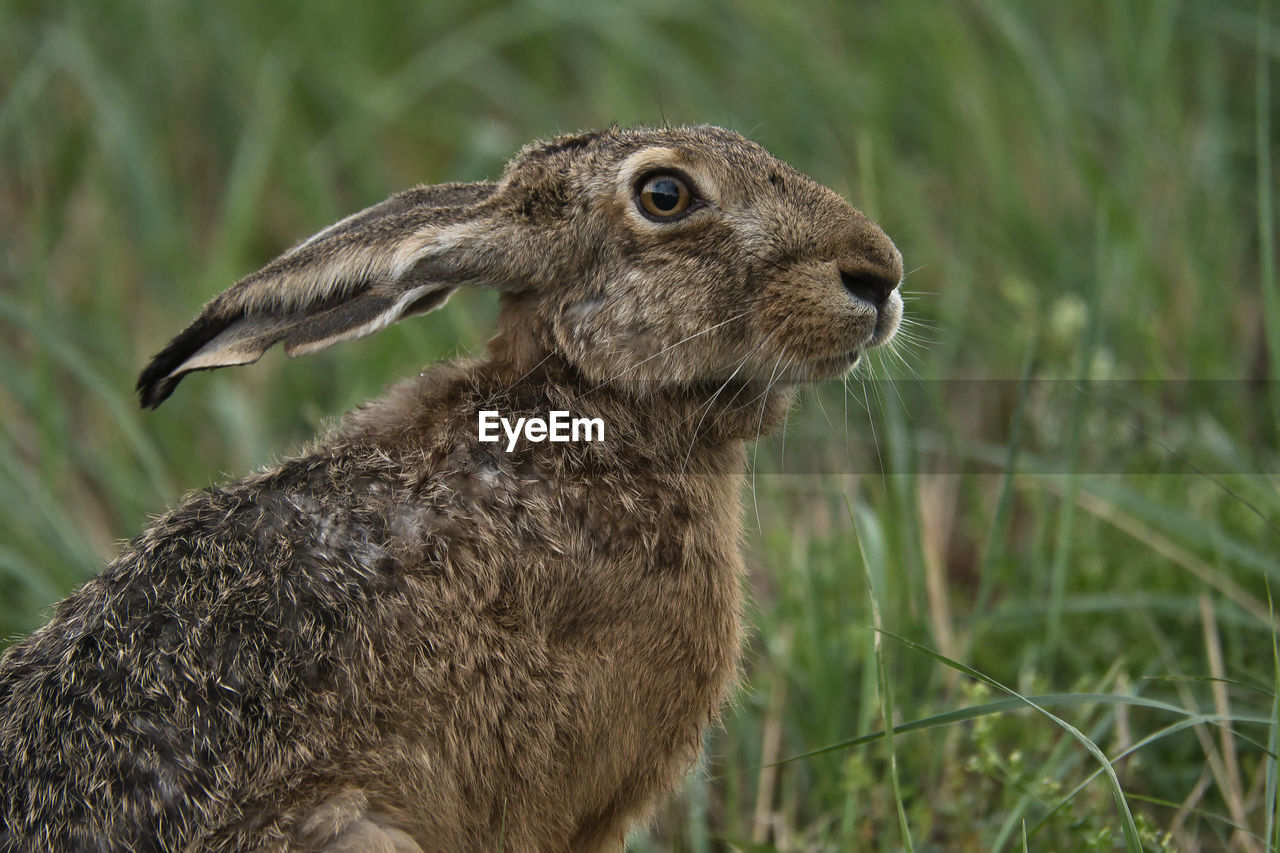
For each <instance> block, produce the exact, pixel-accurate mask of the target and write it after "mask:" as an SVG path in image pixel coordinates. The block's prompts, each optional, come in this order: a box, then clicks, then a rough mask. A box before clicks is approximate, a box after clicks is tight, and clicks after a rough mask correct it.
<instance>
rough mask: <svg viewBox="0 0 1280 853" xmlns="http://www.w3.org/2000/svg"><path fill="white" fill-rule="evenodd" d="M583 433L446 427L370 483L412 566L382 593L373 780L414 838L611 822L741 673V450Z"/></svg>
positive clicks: (642, 807) (569, 829) (642, 806)
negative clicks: (547, 436) (705, 454)
mask: <svg viewBox="0 0 1280 853" xmlns="http://www.w3.org/2000/svg"><path fill="white" fill-rule="evenodd" d="M472 420H474V419H472ZM440 422H441V423H446V424H458V423H468V422H469V421H468V419H467V418H466V417H464V416H459V415H458V414H457V413H456V412H453V413H451V415H450V417H449V418H447V419H442V420H441V421H440ZM580 451H581V448H565V447H563V446H554V445H542V446H535V447H524V448H520V449H517V450H516V452H514V453H504V452H500V451H499V452H495V451H494V449H493V446H492V445H482V444H480V443H478V442H477V440H476V436H475V435H474V434H468V433H467V432H466V431H465V430H456V429H451V430H450V431H449V432H448V433H441V434H440V435H437V436H435V438H434V439H433V440H432V442H431V443H430V447H429V449H428V450H426V451H424V455H423V457H422V459H423V462H422V466H423V467H422V472H421V475H420V476H417V477H410V478H409V479H408V480H407V481H406V479H405V478H404V477H403V474H401V475H399V484H398V485H396V486H394V487H391V488H387V487H384V486H377V487H374V488H373V491H376V492H378V493H379V497H378V500H380V501H381V502H383V504H384V509H383V514H384V515H385V518H386V522H385V528H386V529H387V531H388V533H389V537H388V541H389V543H390V544H389V545H388V547H389V548H391V549H392V550H394V551H395V552H396V559H397V561H398V563H399V564H400V566H401V570H400V571H401V572H402V574H403V581H402V584H403V593H402V594H400V595H397V596H393V597H392V598H391V599H390V600H389V603H387V604H385V605H380V606H385V607H390V608H393V609H394V610H395V611H396V612H394V613H389V614H385V615H383V616H382V617H380V621H384V622H387V621H390V622H394V623H395V624H397V625H398V626H400V629H399V630H398V631H397V632H395V633H394V634H393V635H392V636H391V637H389V638H387V639H386V640H385V641H384V642H386V643H390V644H391V645H392V646H394V649H393V650H391V653H390V658H391V659H396V660H399V661H400V663H399V665H398V666H397V667H396V668H395V670H396V671H395V672H394V673H393V674H390V676H389V678H385V679H384V682H383V684H382V686H381V687H379V686H377V685H374V688H373V692H374V693H380V692H383V691H384V690H385V699H381V698H380V701H379V704H385V711H384V714H385V718H384V725H387V726H388V727H389V729H390V731H391V733H392V734H393V735H394V737H393V738H391V739H389V740H388V741H387V746H386V750H387V757H386V762H385V763H384V764H383V765H382V766H380V767H377V768H376V769H375V773H376V775H377V778H373V777H370V778H366V779H364V780H361V782H360V785H361V788H362V789H364V790H366V791H368V790H371V789H372V790H379V791H381V792H382V793H381V794H379V795H378V796H376V797H374V798H373V803H372V805H371V807H372V808H378V807H379V806H378V801H381V802H383V803H385V804H386V806H385V807H387V808H394V809H396V810H397V811H399V810H403V811H404V812H407V813H408V815H410V816H411V817H412V822H413V823H414V824H415V825H416V829H417V831H416V833H415V834H416V835H417V836H418V837H421V838H427V839H437V840H438V841H448V843H449V844H457V845H460V846H466V845H468V844H473V843H474V844H476V845H477V846H481V847H483V846H484V845H485V844H487V843H490V842H491V841H493V839H492V838H489V837H484V836H480V837H474V838H455V837H454V836H452V835H449V833H451V832H454V831H456V829H449V828H450V827H453V828H457V827H469V828H471V830H472V831H485V830H490V831H497V829H498V828H499V827H503V826H505V829H504V830H503V832H505V833H506V835H505V837H506V838H507V839H509V840H510V839H516V838H527V839H529V840H530V841H531V842H534V843H535V846H536V847H537V849H557V848H558V847H561V846H563V845H564V844H566V843H568V842H572V843H571V844H569V848H568V849H590V847H591V845H593V844H605V845H606V846H607V844H609V843H613V842H614V841H616V840H617V839H618V838H620V833H621V831H622V829H621V828H622V827H623V826H624V825H625V824H626V823H627V822H628V821H630V820H634V819H635V817H636V816H637V815H638V814H641V813H643V812H645V811H646V810H647V809H648V808H650V807H651V804H652V803H653V801H654V800H655V799H656V797H657V796H658V795H659V794H661V793H662V792H664V791H666V790H668V789H669V788H670V787H671V786H672V785H674V784H675V783H676V782H677V781H678V780H679V777H680V775H681V774H682V772H683V771H684V770H685V769H687V768H688V766H689V764H690V763H691V762H692V760H693V759H694V758H695V757H696V755H697V751H698V747H699V744H700V738H701V733H702V730H703V728H704V727H705V725H706V724H707V723H708V722H710V721H711V720H712V719H713V718H714V717H715V715H716V712H717V709H718V708H719V706H720V704H721V701H722V700H723V698H724V695H725V692H726V691H727V689H728V688H729V686H730V685H731V684H732V682H733V679H734V677H735V675H736V669H737V659H738V648H739V641H740V627H739V605H740V592H739V580H740V576H741V570H742V561H741V556H740V553H739V542H738V538H739V528H738V516H739V500H740V499H739V486H740V479H741V475H740V473H739V471H740V459H738V458H737V456H736V455H735V454H734V453H727V454H726V458H725V459H723V460H719V459H717V460H715V463H714V465H710V466H709V470H714V471H715V472H716V473H714V474H710V473H706V471H705V470H704V471H703V472H702V473H700V474H699V475H697V476H688V475H686V474H685V473H684V472H682V471H680V470H679V466H678V465H676V466H674V467H665V466H664V465H661V464H657V465H653V466H650V465H646V464H637V463H635V462H632V463H631V464H626V465H612V464H609V462H610V458H609V457H608V456H607V455H606V456H600V455H595V456H592V455H590V454H584V453H582V452H580ZM396 468H397V469H398V470H399V471H401V472H403V471H404V470H405V466H404V465H403V463H397V465H396ZM382 657H383V658H384V659H387V657H388V654H387V652H386V651H384V652H383V653H382ZM406 685H412V688H411V689H412V692H413V694H414V695H412V696H410V695H407V691H408V690H409V689H410V688H407V687H406ZM442 721H443V725H442ZM388 766H390V767H394V768H395V769H394V772H391V773H387V772H386V769H387V767H388ZM445 780H447V781H448V784H442V782H444V781H445ZM533 803H537V804H539V805H538V809H537V813H526V812H525V811H524V807H523V804H533ZM504 810H505V813H503V812H504ZM433 843H436V842H433ZM446 846H447V845H446Z"/></svg>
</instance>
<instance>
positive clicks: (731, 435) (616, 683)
mask: <svg viewBox="0 0 1280 853" xmlns="http://www.w3.org/2000/svg"><path fill="white" fill-rule="evenodd" d="M901 278H902V259H901V256H900V255H899V253H898V251H897V249H895V248H894V245H893V243H892V242H890V240H889V238H888V237H886V236H885V234H884V233H883V232H882V231H881V230H880V229H879V228H878V227H877V226H876V225H875V224H873V223H872V222H871V221H869V220H868V219H867V218H866V217H865V216H863V215H862V214H861V213H859V212H858V211H856V210H854V209H853V208H852V207H850V206H849V205H848V204H847V203H846V202H845V201H843V200H842V199H841V198H840V197H839V196H837V195H836V194H835V193H834V192H832V191H830V190H828V189H826V188H824V187H822V186H820V185H818V184H817V183H815V182H814V181H812V180H810V179H809V178H807V177H805V176H804V175H802V174H800V173H799V172H797V171H795V170H794V169H792V168H791V167H790V166H788V165H786V164H785V163H782V162H780V161H779V160H777V159H775V158H774V157H772V156H771V155H769V154H768V153H767V152H766V151H765V150H764V149H763V148H761V147H760V146H759V145H756V144H755V143H753V142H750V141H748V140H746V139H744V138H743V137H741V136H739V135H738V134H736V133H732V132H730V131H727V130H721V129H719V128H715V127H678V128H661V129H645V128H636V129H631V130H617V129H613V130H606V131H602V132H592V133H583V134H579V135H570V136H562V137H559V138H556V139H553V140H550V141H548V142H540V143H535V144H532V145H530V146H528V147H526V148H525V149H524V150H523V151H521V152H520V154H519V155H518V156H517V157H516V158H515V159H514V160H512V162H511V163H510V164H509V165H508V166H507V167H506V170H505V171H504V172H503V175H502V177H501V179H500V180H498V181H497V182H493V183H476V184H443V185H440V186H428V187H419V188H417V189H412V190H408V191H407V192H403V193H400V194H398V195H395V196H392V197H391V198H390V199H388V200H387V201H384V202H383V203H381V204H378V205H375V206H373V207H371V208H369V209H368V210H365V211H362V212H360V213H357V214H355V215H353V216H351V217H348V218H347V219H344V220H342V221H341V222H338V223H337V224H335V225H333V226H330V227H329V228H326V229H325V230H323V231H321V232H320V233H319V234H317V235H315V236H314V237H312V238H310V239H309V240H306V241H305V242H303V243H301V244H299V245H297V246H296V247H294V248H293V249H291V250H289V251H288V252H286V253H285V254H284V255H282V256H281V257H280V258H278V259H276V260H275V261H273V262H271V263H270V264H268V265H267V266H266V267H265V268H263V269H262V270H260V271H258V272H256V273H254V274H252V275H250V276H248V277H247V278H245V279H243V280H242V281H240V282H239V283H237V284H236V285H235V286H234V287H232V288H231V289H230V290H228V291H226V292H225V293H223V294H222V295H220V296H218V297H217V298H215V299H214V300H213V301H212V302H210V303H209V304H208V305H207V306H206V307H205V308H204V310H203V311H202V312H201V313H200V315H199V316H198V317H197V318H196V319H195V321H194V322H193V323H192V324H191V325H190V326H188V327H187V329H186V330H185V331H183V332H182V333H181V334H179V335H178V336H177V337H176V338H174V339H173V341H172V342H171V343H170V344H169V345H168V346H167V347H165V349H164V350H163V351H162V352H161V353H160V354H159V355H157V356H156V357H155V359H154V360H153V361H152V362H151V364H150V365H148V366H147V368H146V370H145V371H143V373H142V376H141V379H140V380H139V382H138V392H139V394H140V397H141V400H142V403H143V405H145V406H151V407H154V406H156V405H159V404H160V403H161V402H162V401H163V400H164V399H165V398H167V397H168V396H169V395H170V394H171V393H172V392H173V390H174V386H175V385H177V383H178V381H179V380H180V379H181V378H182V377H183V376H185V375H186V374H187V373H190V372H191V371H194V370H201V369H206V368H214V367H224V366H227V365H233V364H247V363H249V362H252V361H255V360H256V359H258V357H259V356H261V355H262V354H263V353H264V352H265V351H266V350H267V349H269V348H270V347H272V346H273V345H275V344H277V343H279V344H282V345H283V347H284V349H285V351H286V352H288V353H289V354H291V355H296V354H298V353H303V352H309V351H311V350H315V349H319V348H321V347H324V346H328V345H329V344H331V343H334V342H335V341H339V340H342V339H344V338H351V337H355V336H358V335H365V334H368V333H370V332H373V331H376V330H378V329H380V328H382V327H384V326H386V325H388V324H390V323H393V322H396V321H397V320H400V319H402V318H404V317H407V316H409V315H412V314H418V313H422V312H425V311H430V310H432V309H434V308H438V307H439V306H440V305H442V304H443V303H444V302H445V300H446V299H448V297H449V295H450V294H451V293H453V291H454V290H456V289H457V288H459V287H461V286H463V285H468V284H470V285H476V286H482V287H491V288H494V289H496V290H497V291H498V292H499V294H500V305H501V310H500V317H499V327H500V328H499V330H498V333H497V335H496V337H494V338H493V340H492V341H491V343H490V346H489V350H490V352H489V355H488V356H487V357H485V358H481V359H476V360H467V361H458V362H454V363H450V364H443V365H439V366H436V367H433V368H431V369H429V370H427V371H425V372H423V373H422V374H421V375H420V376H418V377H416V378H414V379H411V380H409V381H406V382H404V383H402V384H400V385H397V386H395V387H394V388H393V389H392V390H391V391H390V393H388V394H387V395H386V396H385V397H383V398H382V399H380V400H376V401H374V402H372V403H369V404H368V405H366V406H364V407H362V408H360V409H359V410H357V411H355V412H353V413H351V414H350V415H348V416H347V417H346V419H345V420H344V421H342V423H341V424H340V425H338V426H337V428H336V429H334V430H333V431H332V432H331V433H330V434H329V435H327V436H325V437H324V438H322V439H320V440H318V441H317V442H316V443H315V444H314V445H312V446H311V447H310V448H309V449H308V450H307V451H306V452H304V453H303V454H302V455H300V456H297V457H296V458H293V459H289V460H287V461H285V462H282V463H281V464H278V465H275V466H273V467H271V468H269V469H267V470H265V471H263V472H261V473H257V474H254V475H252V476H250V477H248V478H247V479H245V480H242V481H240V482H238V483H233V484H230V485H225V486H220V487H217V488H213V489H210V490H207V491H204V492H199V493H196V494H193V495H191V496H189V497H187V498H186V499H185V500H184V501H183V502H182V503H181V504H180V505H179V506H178V507H177V508H176V509H174V510H172V511H170V512H169V513H167V514H166V515H164V516H162V517H160V518H159V519H158V520H157V521H156V522H155V523H154V524H153V525H152V526H151V527H150V528H149V529H148V530H147V531H146V532H144V533H143V534H142V535H141V536H140V537H138V538H137V539H135V540H134V541H133V542H132V543H130V544H129V545H128V547H127V548H126V549H125V550H124V552H123V553H122V554H121V555H120V556H119V558H117V559H116V560H115V561H114V562H112V563H111V564H110V565H108V566H107V567H106V568H105V569H104V570H103V571H102V572H101V573H100V574H99V575H97V576H96V577H94V578H92V579H91V580H89V581H88V582H87V583H85V584H84V586H82V587H81V588H80V589H79V590H77V591H76V592H75V593H73V594H72V595H71V596H70V597H69V598H67V599H66V600H65V601H63V602H61V603H60V604H58V605H57V606H56V608H55V610H54V613H53V616H52V618H51V619H50V621H49V623H48V624H47V625H45V626H44V627H43V628H41V629H40V630H38V631H36V632H35V633H34V634H33V635H32V636H31V637H29V638H27V639H26V640H24V641H22V642H20V643H18V644H17V645H15V646H13V647H12V648H10V649H9V650H8V651H7V653H6V654H5V655H4V657H3V659H0V850H4V851H48V850H59V851H61V850H77V851H115V850H129V851H160V850H211V851H250V850H254V851H256V850H263V851H268V850H271V851H284V850H309V851H318V850H326V851H338V850H377V851H417V850H422V851H437V850H443V851H471V850H477V851H489V850H498V849H502V850H510V851H569V850H573V851H578V850H585V851H592V850H619V849H621V848H622V846H623V844H624V838H625V835H626V832H627V830H628V828H629V827H631V826H632V825H633V824H634V823H635V822H637V821H640V820H643V819H645V818H646V816H647V815H649V814H650V813H651V811H652V810H653V808H654V807H655V805H656V804H657V803H658V802H659V800H660V798H661V797H662V796H663V795H664V794H665V793H667V792H668V791H670V789H671V788H672V787H673V786H674V785H675V784H676V783H677V782H678V781H679V780H680V778H681V775H682V774H683V773H684V772H686V770H687V769H688V768H689V766H690V763H691V762H692V761H693V760H694V759H695V758H696V756H697V753H698V750H699V748H700V743H701V738H702V734H703V730H704V728H705V727H706V726H707V725H708V723H710V722H712V721H713V720H715V719H716V716H717V713H718V709H719V708H720V705H721V703H722V701H723V700H724V698H725V695H726V692H727V691H728V690H729V689H730V688H731V687H732V686H733V684H734V680H735V677H736V674H737V667H738V655H739V640H740V636H741V627H740V617H739V604H740V593H739V584H740V580H741V576H742V573H743V561H742V556H741V553H740V539H741V525H740V520H739V516H740V515H741V505H740V499H741V498H740V494H739V492H740V490H741V485H742V477H743V468H744V459H745V451H744V441H745V440H749V439H753V438H755V437H756V436H757V435H758V434H759V433H760V432H761V431H762V430H764V431H767V430H768V429H770V428H771V427H776V426H777V425H778V424H779V423H780V422H781V420H782V417H783V414H784V413H785V409H786V407H787V406H788V405H789V403H790V400H791V396H792V389H793V388H794V387H795V385H796V383H798V382H800V381H805V380H816V379H823V378H828V377H836V376H839V375H841V374H843V373H845V372H846V371H848V370H849V369H850V368H851V367H852V366H853V365H854V364H855V363H856V362H857V361H858V360H859V358H860V354H861V353H862V351H863V350H865V349H867V348H868V347H873V346H876V345H878V344H882V343H884V342H885V341H886V340H888V339H889V338H890V337H891V336H892V335H893V334H894V332H895V330H896V328H897V326H898V322H899V320H900V318H901V314H902V300H901V298H900V296H899V295H898V291H897V286H898V283H899V281H900V279H901ZM486 412H488V413H491V414H490V417H493V416H494V415H493V414H492V413H498V414H499V415H500V416H501V417H502V418H505V419H507V421H509V422H511V423H516V422H517V419H518V418H527V419H530V420H529V421H528V423H530V424H532V423H533V422H534V421H533V420H532V419H543V420H545V419H546V418H548V416H549V415H550V413H554V412H562V413H564V412H567V413H572V415H573V416H574V417H575V418H578V417H581V418H589V419H593V420H596V421H598V423H599V424H601V425H602V426H603V436H600V435H598V434H597V435H596V436H594V438H595V439H596V440H592V441H586V440H583V439H582V437H580V438H579V440H578V441H567V442H566V441H551V440H540V439H547V438H550V436H547V434H546V430H545V429H543V430H542V431H541V432H539V431H535V430H534V429H533V428H532V427H530V428H528V429H526V430H525V432H524V433H523V434H514V433H513V434H512V438H511V440H510V442H508V440H507V437H506V436H505V435H504V436H503V437H502V441H500V442H496V443H495V442H493V441H491V440H481V432H482V418H483V417H484V416H485V415H484V413H486Z"/></svg>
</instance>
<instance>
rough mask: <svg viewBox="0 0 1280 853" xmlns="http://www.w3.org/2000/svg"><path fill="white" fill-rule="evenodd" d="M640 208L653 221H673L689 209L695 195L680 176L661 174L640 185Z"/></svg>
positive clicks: (647, 179)
mask: <svg viewBox="0 0 1280 853" xmlns="http://www.w3.org/2000/svg"><path fill="white" fill-rule="evenodd" d="M639 196H640V207H641V209H642V210H644V212H645V213H647V214H648V215H649V217H650V218H652V219H672V218H674V217H677V216H679V215H680V214H682V213H684V212H685V211H687V210H688V209H689V205H690V204H692V203H693V193H692V192H691V191H690V190H689V185H688V184H687V183H686V182H685V180H684V178H681V177H680V176H679V175H671V174H666V173H659V174H657V175H651V176H650V177H648V178H646V179H645V180H644V182H643V183H642V184H640V192H639Z"/></svg>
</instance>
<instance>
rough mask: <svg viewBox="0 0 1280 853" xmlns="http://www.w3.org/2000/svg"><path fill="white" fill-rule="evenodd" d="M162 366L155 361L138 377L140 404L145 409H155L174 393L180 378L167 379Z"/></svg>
mask: <svg viewBox="0 0 1280 853" xmlns="http://www.w3.org/2000/svg"><path fill="white" fill-rule="evenodd" d="M162 369H163V368H162V366H161V365H160V364H159V363H158V362H157V361H155V360H153V361H152V362H151V363H150V364H149V365H147V368H146V370H144V371H142V374H141V375H140V376H139V377H138V385H137V389H136V390H137V392H138V402H139V404H141V406H142V408H144V409H155V408H156V407H158V406H159V405H160V404H161V403H163V402H164V401H165V400H167V399H169V395H170V394H172V393H173V389H174V387H175V386H176V385H177V384H178V380H179V379H180V378H181V377H180V376H175V377H174V378H172V379H167V380H166V379H165V378H164V377H165V373H164V372H162Z"/></svg>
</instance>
